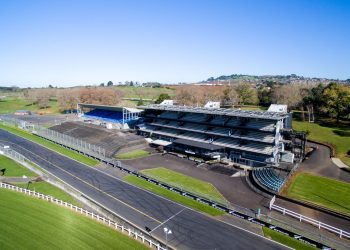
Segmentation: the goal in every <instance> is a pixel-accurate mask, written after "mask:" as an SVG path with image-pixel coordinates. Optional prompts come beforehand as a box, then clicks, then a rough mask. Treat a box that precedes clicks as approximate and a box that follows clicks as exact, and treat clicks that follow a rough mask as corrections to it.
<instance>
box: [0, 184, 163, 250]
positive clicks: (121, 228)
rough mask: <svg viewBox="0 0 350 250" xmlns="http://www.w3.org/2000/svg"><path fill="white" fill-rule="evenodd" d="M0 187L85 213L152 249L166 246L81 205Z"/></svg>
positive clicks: (159, 249) (3, 186)
mask: <svg viewBox="0 0 350 250" xmlns="http://www.w3.org/2000/svg"><path fill="white" fill-rule="evenodd" d="M0 188H6V189H10V190H13V191H17V192H20V193H24V194H26V195H30V196H34V197H37V198H39V199H43V200H46V201H48V202H52V203H55V204H58V205H60V206H64V207H66V208H69V209H71V210H73V211H75V212H77V213H80V214H83V215H86V216H88V217H90V218H92V219H94V220H97V221H99V222H102V223H103V224H105V225H108V226H109V227H111V228H113V229H115V230H117V231H121V232H122V233H126V234H128V235H129V237H132V238H134V239H136V240H138V241H141V242H142V243H144V244H146V245H148V246H150V247H151V248H154V249H157V250H166V248H164V247H162V246H161V245H160V244H159V243H158V242H155V241H152V240H151V239H149V238H148V237H147V236H145V235H143V234H141V233H137V232H135V231H133V230H132V229H130V228H128V227H125V226H124V225H122V224H118V223H117V222H114V221H112V220H110V219H107V218H105V217H103V216H100V215H98V214H95V213H93V212H90V211H88V210H85V209H83V208H81V207H78V206H75V205H73V204H71V203H68V202H65V201H62V200H59V199H56V198H54V197H52V196H50V195H44V194H41V193H38V192H35V191H32V190H28V189H25V188H20V187H17V186H14V185H10V184H7V183H3V182H0Z"/></svg>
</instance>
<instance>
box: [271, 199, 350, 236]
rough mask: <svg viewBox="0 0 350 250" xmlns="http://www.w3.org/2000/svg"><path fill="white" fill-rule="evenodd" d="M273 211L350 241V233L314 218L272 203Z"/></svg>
mask: <svg viewBox="0 0 350 250" xmlns="http://www.w3.org/2000/svg"><path fill="white" fill-rule="evenodd" d="M272 209H273V210H276V211H279V212H281V213H282V214H283V215H289V216H291V217H293V218H297V219H298V220H299V221H300V222H307V223H310V224H311V225H314V226H316V227H318V229H321V228H323V229H326V230H328V231H330V232H333V233H336V234H337V235H339V237H340V238H342V237H345V238H348V239H350V233H349V232H347V231H344V230H342V229H339V228H336V227H333V226H330V225H328V224H326V223H323V222H321V221H318V220H315V219H312V218H310V217H307V216H304V215H302V214H298V213H296V212H293V211H291V210H288V209H286V208H283V207H280V206H277V205H274V204H273V202H271V203H270V210H272Z"/></svg>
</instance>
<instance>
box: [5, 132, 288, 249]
mask: <svg viewBox="0 0 350 250" xmlns="http://www.w3.org/2000/svg"><path fill="white" fill-rule="evenodd" d="M0 141H2V142H8V143H10V144H11V146H12V147H13V148H14V149H15V150H16V151H18V152H19V153H21V154H23V155H24V156H26V157H27V158H29V159H30V160H32V161H33V162H35V163H37V164H38V165H40V166H41V167H43V168H44V169H45V170H47V171H49V172H50V173H52V174H54V175H55V176H57V177H59V178H61V179H62V180H64V181H65V182H66V183H68V184H70V185H71V186H73V187H74V188H76V189H78V190H79V191H81V192H82V193H84V194H86V195H87V196H88V197H90V198H92V199H94V200H95V201H97V202H99V203H100V204H103V205H104V206H105V207H106V208H108V209H109V210H111V211H113V212H115V213H117V214H118V215H120V216H122V217H124V218H126V219H127V220H128V221H131V222H132V223H134V224H135V225H138V226H139V227H142V228H143V227H144V226H148V227H150V228H151V229H153V232H152V234H153V235H154V236H156V237H158V238H160V239H162V240H163V242H165V239H164V238H165V236H164V233H163V227H165V226H166V227H169V228H171V230H172V231H173V234H171V235H169V237H168V243H169V245H171V246H172V247H174V248H178V249H243V248H244V249H285V247H284V246H281V245H279V244H277V243H275V242H273V241H269V240H267V239H265V238H263V237H260V236H258V235H255V234H252V233H250V232H247V231H244V230H243V229H240V228H237V227H235V226H232V225H228V224H225V223H223V222H221V221H218V220H216V219H213V218H210V217H208V216H205V215H203V214H201V213H198V212H195V211H193V210H191V209H189V208H186V207H183V206H181V205H179V204H177V203H174V202H171V201H168V200H166V199H164V198H161V197H159V196H156V195H154V194H152V193H149V192H147V191H144V190H142V189H139V188H137V187H134V186H132V185H130V184H128V183H125V182H123V181H122V180H120V179H117V178H114V177H112V176H109V175H106V174H104V173H102V172H99V171H98V170H96V169H93V168H90V167H88V166H85V165H83V164H81V163H78V162H76V161H74V160H72V159H69V158H67V157H64V156H62V155H60V154H57V153H55V152H53V151H51V150H48V149H46V148H44V147H42V146H39V145H38V144H36V143H33V142H30V141H28V140H25V139H23V138H21V137H18V136H15V135H13V134H10V133H8V132H6V131H3V130H0Z"/></svg>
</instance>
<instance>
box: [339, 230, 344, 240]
mask: <svg viewBox="0 0 350 250" xmlns="http://www.w3.org/2000/svg"><path fill="white" fill-rule="evenodd" d="M342 236H343V230H340V233H339V237H340V238H342Z"/></svg>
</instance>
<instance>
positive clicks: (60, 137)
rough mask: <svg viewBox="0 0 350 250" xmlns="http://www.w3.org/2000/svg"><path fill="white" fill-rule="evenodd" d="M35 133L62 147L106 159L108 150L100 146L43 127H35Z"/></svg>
mask: <svg viewBox="0 0 350 250" xmlns="http://www.w3.org/2000/svg"><path fill="white" fill-rule="evenodd" d="M34 129H35V130H34V131H33V133H35V134H37V135H39V136H41V137H44V138H46V139H49V140H53V141H55V142H58V143H60V144H62V145H65V146H68V147H70V148H73V149H76V150H79V151H80V152H83V153H86V154H89V155H92V156H95V157H101V158H105V157H106V150H105V149H104V148H102V147H100V146H96V145H94V144H91V143H88V142H86V141H83V140H80V139H77V138H74V137H72V136H69V135H65V134H62V133H59V132H57V131H55V130H51V129H47V128H43V127H41V126H38V125H35V127H34Z"/></svg>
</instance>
